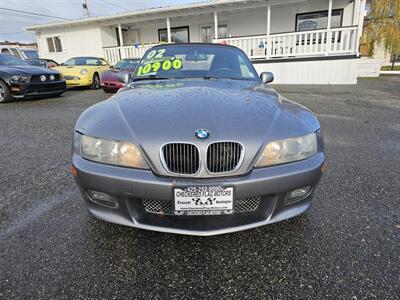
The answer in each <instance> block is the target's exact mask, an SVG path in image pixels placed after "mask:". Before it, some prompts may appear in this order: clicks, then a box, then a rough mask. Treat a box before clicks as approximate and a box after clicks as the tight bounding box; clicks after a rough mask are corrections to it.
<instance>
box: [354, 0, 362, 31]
mask: <svg viewBox="0 0 400 300" xmlns="http://www.w3.org/2000/svg"><path fill="white" fill-rule="evenodd" d="M359 15H360V0H355V1H354V7H353V26H356V25H357V24H358V16H359Z"/></svg>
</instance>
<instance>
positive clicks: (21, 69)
mask: <svg viewBox="0 0 400 300" xmlns="http://www.w3.org/2000/svg"><path fill="white" fill-rule="evenodd" d="M0 69H1V71H3V72H7V73H9V74H11V75H30V76H32V75H47V74H48V75H52V74H53V75H56V74H59V72H57V71H54V70H49V69H46V68H42V67H37V66H31V65H23V66H0Z"/></svg>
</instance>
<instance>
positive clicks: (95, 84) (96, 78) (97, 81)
mask: <svg viewBox="0 0 400 300" xmlns="http://www.w3.org/2000/svg"><path fill="white" fill-rule="evenodd" d="M90 88H91V89H92V90H98V89H99V88H101V85H100V77H99V74H97V73H95V74H94V75H93V79H92V85H91V86H90Z"/></svg>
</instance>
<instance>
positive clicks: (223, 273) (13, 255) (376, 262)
mask: <svg viewBox="0 0 400 300" xmlns="http://www.w3.org/2000/svg"><path fill="white" fill-rule="evenodd" d="M275 88H276V89H277V90H278V91H280V92H282V94H283V95H284V96H286V97H287V98H289V99H292V100H294V101H297V102H299V103H301V104H304V105H306V106H307V107H309V108H310V109H312V110H313V111H314V112H315V113H317V115H318V117H319V119H320V121H321V124H322V130H323V132H324V135H325V148H326V158H327V163H328V172H327V174H326V175H325V176H324V178H323V179H322V181H321V184H320V185H319V188H318V189H317V191H316V194H315V197H314V204H313V207H312V209H311V210H310V211H309V212H308V213H307V214H305V215H303V216H302V217H300V218H296V219H292V220H289V221H284V222H281V223H277V224H272V225H268V226H264V227H260V228H257V229H252V230H248V231H243V232H238V233H233V234H227V235H222V236H214V237H192V236H181V235H172V234H163V233H157V232H149V231H143V230H138V229H133V228H128V227H123V226H118V225H113V224H109V223H105V222H103V221H98V220H96V219H94V218H93V217H91V216H90V215H89V214H88V212H87V211H86V209H85V207H84V204H83V201H82V199H81V196H80V194H79V192H78V190H77V188H76V187H75V184H74V182H73V178H72V176H71V175H70V174H69V157H70V149H71V139H72V133H73V126H74V122H75V120H76V119H77V117H78V116H79V114H80V113H81V112H82V111H83V110H84V109H85V108H86V107H88V106H90V105H92V104H94V103H97V102H99V101H101V100H104V99H106V98H108V97H109V96H110V95H109V94H104V93H103V92H102V91H90V90H71V91H67V92H66V93H65V95H64V96H63V97H61V98H54V99H43V100H31V101H18V102H13V103H9V104H5V105H1V106H0V299H14V298H19V299H24V298H25V299H50V298H51V299H133V298H138V299H152V298H160V299H183V298H196V299H202V298H208V299H221V298H235V299H268V298H272V299H312V298H313V299H367V298H368V299H370V298H377V299H396V298H400V77H384V78H380V79H362V80H359V84H358V85H356V86H276V87H275Z"/></svg>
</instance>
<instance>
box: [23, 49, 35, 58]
mask: <svg viewBox="0 0 400 300" xmlns="http://www.w3.org/2000/svg"><path fill="white" fill-rule="evenodd" d="M22 52H23V53H24V54H25V56H26V57H27V58H39V55H38V53H37V51H36V50H22Z"/></svg>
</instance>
